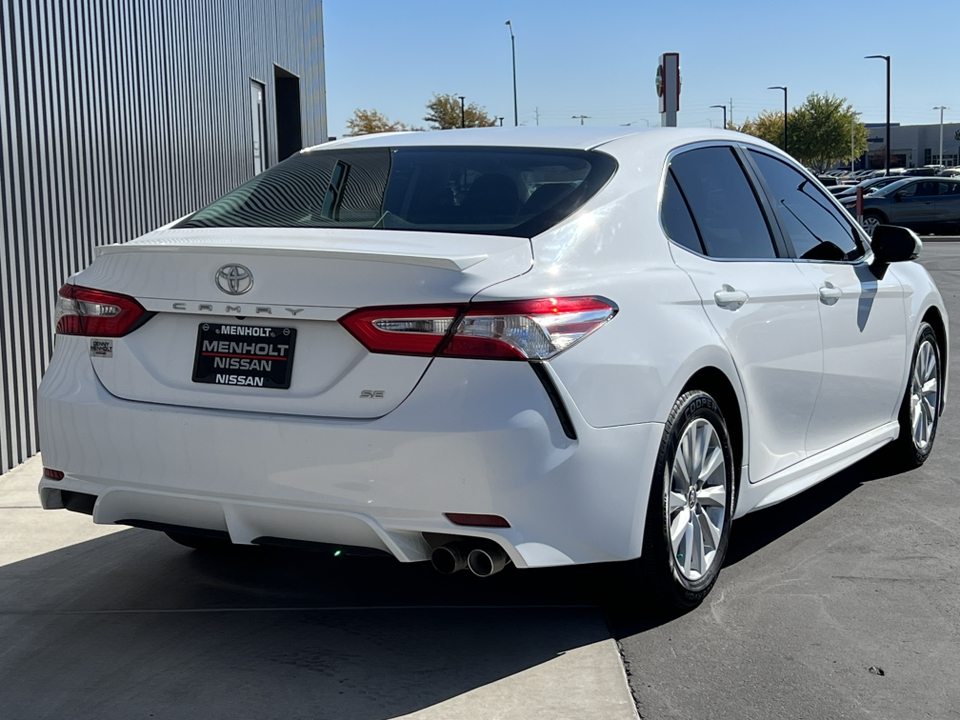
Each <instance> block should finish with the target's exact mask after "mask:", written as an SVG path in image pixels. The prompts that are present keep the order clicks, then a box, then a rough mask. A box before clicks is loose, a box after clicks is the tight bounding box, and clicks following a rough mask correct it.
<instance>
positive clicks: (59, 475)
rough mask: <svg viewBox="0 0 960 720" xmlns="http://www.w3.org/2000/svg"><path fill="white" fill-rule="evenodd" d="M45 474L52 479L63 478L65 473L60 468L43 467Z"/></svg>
mask: <svg viewBox="0 0 960 720" xmlns="http://www.w3.org/2000/svg"><path fill="white" fill-rule="evenodd" d="M43 476H44V477H45V478H49V479H50V480H63V473H62V472H61V471H60V470H51V469H50V468H46V467H45V468H44V469H43Z"/></svg>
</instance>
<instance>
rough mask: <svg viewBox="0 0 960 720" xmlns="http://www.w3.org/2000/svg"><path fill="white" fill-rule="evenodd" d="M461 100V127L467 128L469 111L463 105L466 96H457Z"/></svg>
mask: <svg viewBox="0 0 960 720" xmlns="http://www.w3.org/2000/svg"><path fill="white" fill-rule="evenodd" d="M457 97H458V98H460V127H461V128H465V127H466V126H467V110H466V107H465V106H464V104H463V101H464V100H466V99H467V98H466V96H464V95H457Z"/></svg>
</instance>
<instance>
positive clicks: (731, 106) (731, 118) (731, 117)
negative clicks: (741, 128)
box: [730, 98, 736, 125]
mask: <svg viewBox="0 0 960 720" xmlns="http://www.w3.org/2000/svg"><path fill="white" fill-rule="evenodd" d="M730 124H731V125H736V123H735V122H733V98H730Z"/></svg>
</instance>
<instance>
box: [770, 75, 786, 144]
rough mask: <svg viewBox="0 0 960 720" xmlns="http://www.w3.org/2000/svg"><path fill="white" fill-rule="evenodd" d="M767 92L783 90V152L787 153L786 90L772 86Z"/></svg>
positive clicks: (782, 87)
mask: <svg viewBox="0 0 960 720" xmlns="http://www.w3.org/2000/svg"><path fill="white" fill-rule="evenodd" d="M767 90H783V151H784V152H787V88H786V87H784V86H783V85H773V86H772V87H768V88H767Z"/></svg>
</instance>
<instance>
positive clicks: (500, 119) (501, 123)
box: [497, 118, 503, 127]
mask: <svg viewBox="0 0 960 720" xmlns="http://www.w3.org/2000/svg"><path fill="white" fill-rule="evenodd" d="M497 120H499V121H500V127H503V118H497Z"/></svg>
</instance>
